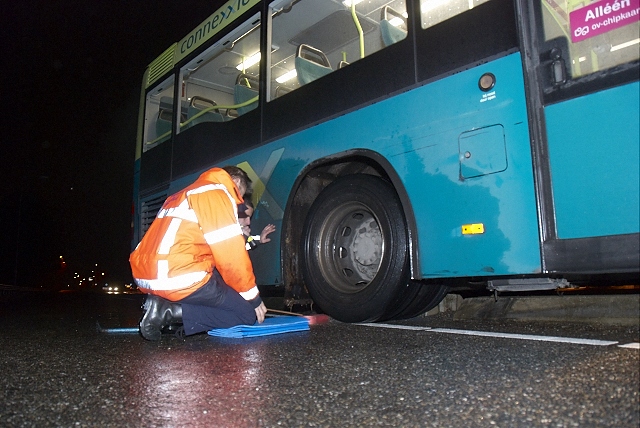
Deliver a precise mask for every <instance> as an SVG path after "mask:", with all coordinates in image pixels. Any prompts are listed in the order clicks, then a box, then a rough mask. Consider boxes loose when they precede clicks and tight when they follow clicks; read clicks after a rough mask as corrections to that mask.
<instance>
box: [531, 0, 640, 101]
mask: <svg viewBox="0 0 640 428" xmlns="http://www.w3.org/2000/svg"><path fill="white" fill-rule="evenodd" d="M543 1H544V0H527V6H528V7H529V10H532V11H533V17H532V18H533V19H532V20H531V22H530V23H529V25H530V26H531V27H533V30H532V36H533V37H534V46H535V55H536V61H537V62H538V68H539V75H538V76H537V80H538V81H539V82H540V83H539V85H540V89H541V90H542V93H543V100H542V101H543V104H544V105H550V104H554V103H557V102H561V101H566V100H569V99H572V98H577V97H579V96H582V95H588V94H593V93H595V92H599V91H602V90H605V89H609V88H614V87H616V86H620V85H624V84H626V83H630V82H633V81H636V80H638V75H639V74H640V58H639V59H638V60H636V61H633V62H628V63H623V64H619V65H616V66H613V67H610V68H605V69H601V70H598V71H595V72H593V73H587V74H583V75H581V76H578V77H575V78H571V76H570V73H569V75H568V79H567V81H566V82H564V83H561V84H554V83H553V82H552V81H551V79H550V78H549V76H550V74H551V70H550V68H551V66H552V65H551V64H552V62H553V58H551V57H550V56H551V50H552V49H553V48H556V49H560V50H561V51H562V53H563V57H564V58H566V57H567V52H566V51H563V48H564V46H562V45H563V43H558V41H557V39H552V40H549V41H547V40H545V29H544V24H543V17H542V13H543V11H542V9H543V7H544V6H543V5H542V2H543ZM567 43H571V42H570V41H567ZM566 46H567V47H568V44H567V45H566ZM564 58H563V59H564ZM565 69H566V64H565Z"/></svg>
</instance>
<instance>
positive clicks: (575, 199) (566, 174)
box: [529, 0, 640, 273]
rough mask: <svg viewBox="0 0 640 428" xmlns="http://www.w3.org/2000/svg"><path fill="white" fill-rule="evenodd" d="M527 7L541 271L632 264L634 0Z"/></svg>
mask: <svg viewBox="0 0 640 428" xmlns="http://www.w3.org/2000/svg"><path fill="white" fill-rule="evenodd" d="M529 5H530V6H533V7H532V8H531V9H530V10H533V11H534V13H535V15H536V16H535V20H534V21H533V22H535V24H534V25H535V28H532V29H531V31H532V34H534V36H533V38H534V39H537V43H534V45H536V46H537V48H538V50H537V51H535V50H534V54H537V58H538V61H539V62H538V67H537V76H536V77H535V78H534V79H537V81H538V82H539V86H538V87H537V88H536V89H537V91H538V95H539V97H540V98H539V101H540V104H539V105H538V106H535V107H536V108H534V110H535V109H537V110H538V111H539V112H541V113H542V114H541V116H538V117H537V120H538V122H539V123H538V129H539V132H540V137H541V138H540V140H541V141H542V144H540V145H539V146H538V147H537V156H536V159H537V165H536V173H537V177H538V202H539V204H540V206H541V210H540V212H541V216H542V219H541V220H542V221H541V223H542V224H543V230H542V239H543V241H544V245H543V259H544V263H545V268H546V269H545V270H546V271H547V272H554V271H556V272H592V273H598V272H625V271H626V272H629V271H636V272H637V270H638V263H639V261H638V240H639V239H638V231H639V230H638V229H639V214H638V213H639V211H640V208H639V202H638V199H639V196H638V195H639V194H640V189H639V182H640V179H639V171H638V170H639V154H638V147H639V137H638V136H639V135H640V130H639V125H638V118H639V117H640V112H639V111H638V110H639V95H638V94H639V87H638V69H639V68H638V57H639V47H640V45H639V41H640V39H639V36H638V30H639V24H638V12H639V11H640V8H639V7H638V6H639V0H616V1H615V2H608V1H594V2H590V1H589V0H530V1H529ZM545 142H546V145H545ZM534 150H536V148H535V147H534Z"/></svg>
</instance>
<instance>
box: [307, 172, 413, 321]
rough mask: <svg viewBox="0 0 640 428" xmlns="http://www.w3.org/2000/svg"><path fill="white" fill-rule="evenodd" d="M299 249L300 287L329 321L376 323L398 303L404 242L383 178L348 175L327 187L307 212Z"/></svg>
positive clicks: (397, 207) (404, 274) (398, 210)
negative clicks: (301, 258)
mask: <svg viewBox="0 0 640 428" xmlns="http://www.w3.org/2000/svg"><path fill="white" fill-rule="evenodd" d="M302 244H303V248H302V254H303V256H304V260H303V262H302V263H303V265H304V279H305V283H306V285H307V287H308V289H309V293H310V295H311V297H312V299H313V300H314V302H315V303H316V304H317V305H318V306H319V307H320V308H321V309H322V310H323V311H324V312H326V313H327V314H328V315H330V316H331V317H333V318H335V319H337V320H340V321H344V322H364V321H379V320H381V319H383V318H385V314H386V313H387V312H388V311H389V310H390V305H391V306H394V303H395V302H398V300H399V299H400V300H401V301H402V300H403V299H402V297H401V294H402V293H403V291H404V289H405V288H406V284H407V279H408V271H409V269H408V246H409V238H408V233H407V227H406V223H405V218H404V213H403V210H402V206H401V204H400V200H399V199H398V196H397V195H396V192H395V190H394V189H393V187H392V186H391V185H390V184H389V183H388V182H386V181H384V180H383V179H381V178H379V177H375V176H370V175H364V174H361V175H349V176H345V177H341V178H339V179H337V180H336V181H334V182H333V183H331V184H330V185H329V186H327V187H326V188H325V189H324V190H323V191H322V193H320V195H319V196H318V198H317V199H316V200H315V202H314V203H313V205H312V206H311V208H310V210H309V213H308V215H307V218H306V221H305V224H304V229H303V242H302ZM396 304H397V303H396Z"/></svg>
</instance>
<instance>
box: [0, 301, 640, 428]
mask: <svg viewBox="0 0 640 428" xmlns="http://www.w3.org/2000/svg"><path fill="white" fill-rule="evenodd" d="M141 302H142V297H141V296H139V295H119V296H114V295H101V294H87V293H57V294H50V295H30V297H21V298H18V299H16V298H3V299H2V300H0V321H1V322H2V333H1V334H0V371H1V379H2V380H1V381H0V425H1V426H8V427H14V426H16V427H19V426H24V427H49V426H52V427H53V426H55V427H75V426H100V427H103V426H113V427H121V426H122V427H165V426H166V427H189V426H196V427H198V426H203V427H263V426H264V427H280V426H283V427H301V426H306V427H320V426H321V427H360V426H395V427H431V426H433V427H493V426H497V427H573V426H576V427H638V426H639V424H640V416H639V394H638V393H639V387H640V383H639V382H640V381H639V351H638V350H637V349H628V348H621V347H618V346H617V345H608V346H594V345H581V344H570V343H555V342H542V341H533V340H522V339H509V338H495V337H478V336H469V335H460V334H448V333H446V332H438V331H430V330H424V329H422V330H406V329H402V330H401V329H392V328H376V327H368V326H362V325H347V324H342V323H338V322H335V321H333V322H330V323H328V324H325V325H318V326H312V329H311V331H309V332H301V333H291V334H284V335H279V336H270V337H263V338H253V339H220V338H214V337H210V336H207V335H198V336H193V337H188V338H186V340H184V341H183V340H181V339H178V338H176V337H174V336H171V335H165V336H163V338H162V340H161V341H159V342H146V341H144V340H143V339H142V338H141V337H140V336H138V335H135V334H105V333H99V332H97V331H96V328H95V326H96V321H99V322H100V323H101V324H102V325H103V326H104V327H123V326H134V325H136V324H137V321H138V319H139V317H140V316H141V313H142V312H141V309H140V304H141ZM402 324H404V325H410V326H428V327H442V328H447V329H469V330H478V331H486V332H489V331H493V332H504V333H524V334H528V335H552V336H563V337H577V338H587V339H599V340H611V341H617V342H619V343H618V344H625V343H629V342H633V341H636V342H637V341H638V327H637V326H635V327H612V326H600V325H591V324H571V323H569V324H567V323H564V324H559V323H555V324H553V323H535V322H514V321H509V322H506V321H496V320H489V321H482V322H479V321H455V320H453V317H452V316H451V315H450V314H441V315H438V316H435V317H427V318H421V319H416V320H412V321H410V322H405V323H402Z"/></svg>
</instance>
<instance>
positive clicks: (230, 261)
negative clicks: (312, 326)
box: [129, 166, 267, 340]
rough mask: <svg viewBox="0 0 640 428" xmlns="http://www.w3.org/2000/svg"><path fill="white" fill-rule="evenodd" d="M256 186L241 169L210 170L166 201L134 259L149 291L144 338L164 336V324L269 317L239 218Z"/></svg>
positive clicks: (204, 325)
mask: <svg viewBox="0 0 640 428" xmlns="http://www.w3.org/2000/svg"><path fill="white" fill-rule="evenodd" d="M250 183H251V181H250V180H249V177H248V176H247V174H246V173H245V172H244V171H242V170H241V169H240V168H237V167H234V166H229V167H224V168H212V169H210V170H208V171H206V172H204V173H203V174H202V175H200V177H198V179H197V180H196V181H195V182H194V183H193V184H191V185H189V186H188V187H186V188H185V189H183V190H181V191H179V192H178V193H176V194H174V195H171V196H169V197H168V198H167V200H166V201H165V202H164V204H163V205H162V208H161V209H160V211H159V212H158V215H157V216H156V219H155V220H154V221H153V223H152V224H151V227H150V228H149V230H148V231H147V233H146V234H145V235H144V237H143V238H142V241H141V242H140V243H139V244H138V246H137V247H136V249H135V250H134V251H133V253H131V256H130V258H129V261H130V263H131V270H132V272H133V277H134V280H135V282H136V284H137V285H138V287H139V288H140V290H141V291H142V292H143V293H147V294H148V296H147V301H146V302H145V309H146V312H145V314H144V316H143V317H142V320H141V321H140V333H141V334H142V336H143V337H144V338H145V339H147V340H158V339H160V336H161V329H162V328H163V327H165V326H168V325H170V324H173V323H177V322H182V323H183V324H184V331H185V334H186V335H191V334H196V333H201V332H204V331H207V330H210V329H212V328H228V327H233V326H235V325H240V324H254V323H255V322H256V320H257V321H258V322H263V321H264V317H265V314H266V312H267V309H266V307H265V306H264V303H263V302H262V299H261V298H260V293H259V292H258V288H257V286H256V280H255V276H254V274H253V266H252V265H251V260H250V259H249V256H248V254H247V251H246V250H245V239H244V235H243V233H242V229H241V226H240V224H239V223H238V216H237V205H238V204H241V203H242V202H243V199H242V196H241V195H244V193H245V192H246V190H247V188H248V186H249V184H250Z"/></svg>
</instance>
